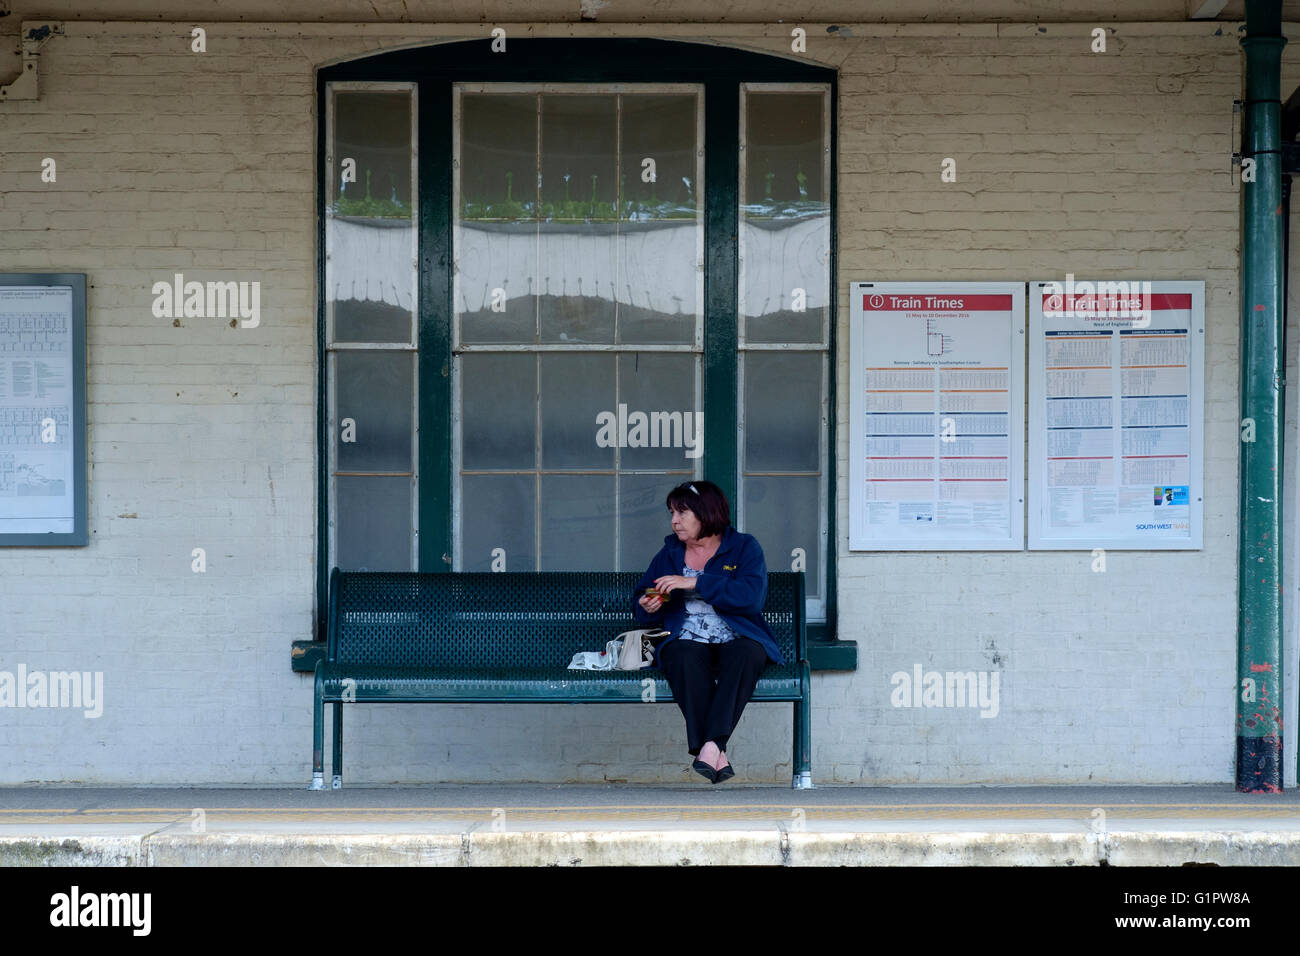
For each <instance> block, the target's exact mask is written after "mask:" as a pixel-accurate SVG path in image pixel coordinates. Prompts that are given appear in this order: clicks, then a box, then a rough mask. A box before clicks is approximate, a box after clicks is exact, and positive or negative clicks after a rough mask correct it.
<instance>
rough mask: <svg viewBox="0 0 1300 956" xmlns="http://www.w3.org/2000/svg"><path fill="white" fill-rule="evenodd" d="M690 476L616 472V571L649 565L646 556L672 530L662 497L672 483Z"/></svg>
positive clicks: (687, 474) (686, 474)
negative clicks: (618, 533)
mask: <svg viewBox="0 0 1300 956" xmlns="http://www.w3.org/2000/svg"><path fill="white" fill-rule="evenodd" d="M692 477H694V476H693V475H692V474H691V473H689V472H685V473H678V474H675V475H672V474H664V475H620V476H619V506H620V507H619V511H620V517H621V519H622V536H621V537H622V540H621V541H620V544H619V562H620V563H619V570H620V571H644V570H645V569H646V568H647V567H649V566H650V559H651V558H653V557H654V556H655V554H656V553H657V552H658V550H659V549H660V548H661V547H663V544H664V535H666V534H668V533H670V532H671V531H672V527H671V525H670V524H669V523H668V506H667V504H666V503H665V501H664V499H665V498H667V497H668V492H669V491H671V490H672V489H673V487H675V486H676V485H680V484H681V483H682V482H683V481H689V480H690V479H691V478H692Z"/></svg>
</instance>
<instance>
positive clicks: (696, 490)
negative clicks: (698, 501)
mask: <svg viewBox="0 0 1300 956" xmlns="http://www.w3.org/2000/svg"><path fill="white" fill-rule="evenodd" d="M690 489H691V491H693V492H695V493H696V494H697V495H698V494H699V493H700V489H698V488H696V487H695V486H694V485H691V486H690Z"/></svg>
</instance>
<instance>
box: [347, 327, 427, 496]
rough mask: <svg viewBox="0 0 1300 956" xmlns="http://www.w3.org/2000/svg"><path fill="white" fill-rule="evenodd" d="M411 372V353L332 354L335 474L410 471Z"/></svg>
mask: <svg viewBox="0 0 1300 956" xmlns="http://www.w3.org/2000/svg"><path fill="white" fill-rule="evenodd" d="M414 369H415V356H414V353H412V352H395V351H391V350H382V351H379V350H375V351H371V350H366V351H354V350H343V351H337V352H335V353H334V370H335V381H334V395H335V401H334V409H335V416H336V419H335V422H336V427H335V435H334V441H335V459H334V460H335V462H336V463H337V468H338V470H339V471H405V472H409V471H411V426H412V411H411V404H412V403H411V395H412V389H413V383H414ZM347 419H351V423H350V424H348V423H346V421H345V420H347ZM345 425H346V427H345ZM345 438H351V439H352V440H351V441H345V440H344V439H345Z"/></svg>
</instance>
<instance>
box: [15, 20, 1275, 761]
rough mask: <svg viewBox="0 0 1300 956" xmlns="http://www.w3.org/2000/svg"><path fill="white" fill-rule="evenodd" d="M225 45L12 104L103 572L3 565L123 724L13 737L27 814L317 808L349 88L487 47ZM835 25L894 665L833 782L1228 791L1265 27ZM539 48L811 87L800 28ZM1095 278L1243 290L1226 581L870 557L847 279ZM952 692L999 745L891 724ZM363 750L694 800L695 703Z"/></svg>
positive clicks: (841, 462)
mask: <svg viewBox="0 0 1300 956" xmlns="http://www.w3.org/2000/svg"><path fill="white" fill-rule="evenodd" d="M191 26H193V24H191V23H189V22H186V23H171V24H160V23H149V24H132V23H91V22H68V23H67V24H66V25H65V29H66V35H65V36H63V37H58V38H55V39H53V40H51V41H50V42H49V43H48V44H47V45H46V46H45V47H44V49H43V50H42V55H41V65H40V70H41V74H40V87H41V92H40V99H39V100H36V101H19V102H8V103H0V221H2V222H3V226H4V228H3V229H0V262H2V263H3V268H4V269H5V270H6V271H38V270H39V271H55V270H67V271H78V272H86V273H87V274H88V279H89V285H90V288H89V290H88V314H89V319H88V355H89V372H88V377H89V382H88V399H89V429H88V437H89V453H90V472H89V475H90V502H89V520H90V529H91V544H90V546H89V547H88V548H83V549H34V548H6V549H0V576H2V580H3V582H4V583H3V585H2V586H0V622H3V629H4V631H3V635H0V669H10V670H12V669H14V667H15V666H16V665H17V663H19V662H22V663H25V664H26V666H27V667H28V668H29V669H32V670H64V669H77V670H102V671H103V672H104V680H105V698H106V700H105V706H104V714H103V716H102V717H101V718H99V719H98V720H86V719H84V718H83V717H82V716H81V714H80V713H79V712H75V711H66V710H0V783H27V782H36V781H57V782H85V783H148V784H180V785H186V784H196V785H197V784H209V783H235V782H240V783H259V784H290V785H300V784H305V783H306V780H307V778H308V774H309V770H310V756H311V752H310V750H311V748H310V736H311V707H310V700H311V678H310V676H308V675H298V674H294V673H292V672H291V671H290V669H289V644H290V642H291V641H293V640H297V639H304V638H308V637H310V636H311V634H312V620H313V602H314V581H315V568H314V559H315V553H316V542H315V481H316V469H317V462H316V455H315V440H314V435H315V426H316V400H315V376H316V361H317V355H316V344H315V343H316V328H315V315H316V300H315V296H316V291H315V246H314V243H315V222H316V209H315V205H314V203H315V171H314V164H315V140H314V136H315V124H316V119H315V111H316V102H315V94H314V82H315V81H314V74H313V70H314V68H315V67H318V66H323V65H328V64H329V63H332V62H337V61H339V60H343V59H349V58H352V57H356V56H360V55H365V54H367V53H369V52H374V51H377V50H380V49H387V48H394V47H398V46H410V45H414V44H418V43H421V42H433V41H434V40H438V39H452V38H461V37H466V36H474V37H477V36H484V35H485V34H486V30H487V28H486V27H482V26H477V25H471V26H462V25H458V26H456V27H454V28H452V27H448V28H446V29H441V30H440V29H437V28H430V27H423V26H401V25H387V26H346V25H340V24H212V25H210V26H208V41H207V42H208V52H207V53H206V54H202V55H200V54H191V53H190V52H188V49H189V41H188V37H189V29H190V27H191ZM806 26H807V29H808V35H809V41H808V57H809V58H811V59H814V60H818V61H821V62H825V63H828V64H831V65H835V66H838V67H839V68H840V70H841V86H840V102H839V110H840V114H839V117H840V118H839V123H840V127H839V129H840V155H839V177H840V178H839V210H838V215H839V220H838V222H839V236H838V253H839V272H838V278H837V289H838V302H839V323H838V328H837V335H838V342H839V353H838V357H839V362H838V371H837V376H838V382H839V385H838V394H837V396H836V416H837V422H838V425H837V428H838V482H839V489H838V490H839V502H838V513H837V527H838V529H839V532H838V533H839V542H838V547H839V552H840V557H839V573H840V578H839V593H840V620H841V627H840V635H841V636H842V637H845V638H849V639H853V640H856V641H858V644H859V667H858V670H857V671H856V672H854V673H821V672H819V673H816V674H815V675H814V691H813V693H814V697H813V700H814V704H813V707H814V721H813V731H812V733H813V774H814V779H815V780H816V781H818V782H821V783H854V784H885V783H934V784H939V783H1100V782H1128V783H1152V784H1154V783H1204V782H1221V783H1224V784H1225V785H1228V784H1229V782H1230V781H1231V780H1232V779H1233V759H1234V756H1233V755H1234V749H1233V748H1234V737H1233V734H1234V728H1233V719H1234V707H1233V698H1232V687H1233V682H1234V678H1235V629H1236V602H1235V591H1236V575H1235V566H1236V530H1235V520H1236V500H1237V485H1236V473H1237V440H1236V438H1237V436H1236V424H1235V422H1236V418H1237V406H1238V399H1237V388H1238V373H1237V358H1238V294H1237V285H1238V255H1239V241H1238V232H1237V230H1238V215H1239V214H1238V209H1239V196H1238V190H1239V187H1238V186H1237V185H1236V184H1235V182H1234V179H1233V178H1232V176H1231V175H1230V173H1229V171H1228V163H1227V153H1228V152H1229V151H1230V149H1231V148H1233V147H1232V146H1230V112H1229V103H1230V101H1231V99H1232V98H1233V97H1234V96H1238V95H1239V94H1240V87H1241V79H1240V77H1241V53H1240V48H1239V46H1238V42H1237V40H1238V35H1237V31H1236V25H1235V24H1233V25H1229V24H1214V23H1193V24H1150V25H1143V24H1112V25H1109V26H1108V29H1109V31H1110V33H1109V35H1108V45H1109V50H1108V52H1107V53H1105V54H1094V53H1092V52H1090V50H1089V44H1090V31H1091V29H1092V26H1093V25H1092V24H1077V25H1059V24H1052V25H1050V26H1048V27H1045V28H1040V27H1037V26H1034V25H1016V24H1010V25H1008V24H1001V25H996V26H994V25H989V26H980V25H965V26H956V25H932V26H889V25H856V26H851V27H850V28H849V29H848V30H844V29H841V31H840V34H841V35H840V36H828V34H827V32H826V30H825V25H812V24H809V25H806ZM525 29H531V31H532V33H533V34H534V35H537V36H547V35H551V36H592V37H598V36H611V35H637V36H664V37H677V38H683V39H697V40H705V41H708V42H714V43H719V44H735V45H737V46H742V47H746V48H749V49H755V50H764V51H770V52H774V53H786V54H788V53H789V29H790V27H789V25H788V24H787V25H784V26H777V25H772V26H761V25H735V26H732V25H715V26H710V27H701V26H692V27H687V26H680V25H663V26H655V25H620V26H606V25H586V24H580V25H556V26H536V27H533V28H525V27H512V28H511V30H517V31H518V32H520V33H522V32H524V30H525ZM845 33H851V35H849V36H845V35H843V34H845ZM516 35H517V34H516ZM16 68H17V60H16V59H13V60H12V62H11V63H8V64H7V65H3V66H0V69H5V70H10V71H11V70H16ZM1292 72H1294V70H1292ZM1286 92H1288V90H1286V89H1284V95H1285V94H1286ZM45 156H53V157H55V158H56V159H57V161H58V182H57V183H55V184H43V183H42V182H41V181H40V175H39V171H40V164H41V160H42V158H43V157H45ZM944 157H953V158H954V159H955V160H956V162H957V182H956V183H949V184H945V183H942V182H941V181H940V178H939V166H940V161H941V160H942V159H943V158H944ZM175 272H182V273H184V274H185V276H186V278H187V279H189V278H195V279H199V280H207V279H234V280H250V281H251V280H258V281H260V282H261V288H262V300H261V306H262V321H261V325H260V327H259V328H257V329H251V330H250V329H235V328H230V327H229V325H228V324H227V323H225V322H223V321H222V320H213V319H182V320H180V323H179V327H174V326H173V325H172V322H171V320H169V319H162V320H160V319H156V318H154V317H153V315H152V314H151V311H150V304H151V302H152V296H151V294H150V287H151V285H152V283H153V282H155V281H157V280H159V279H164V280H168V279H170V277H171V276H172V274H173V273H175ZM1067 273H1074V274H1075V275H1078V276H1087V275H1104V276H1106V277H1112V278H1116V279H1204V280H1205V282H1206V312H1207V315H1206V318H1207V343H1206V404H1205V445H1206V456H1205V483H1206V488H1205V535H1204V538H1205V546H1204V549H1203V550H1202V551H1199V552H1167V553H1162V552H1111V553H1110V554H1109V555H1108V570H1107V572H1106V573H1105V574H1094V573H1091V571H1090V569H1089V568H1090V563H1091V555H1090V554H1088V553H1086V552H1060V553H1052V552H1046V553H1045V552H1024V553H1012V554H1002V553H974V554H971V553H943V554H904V553H890V554H883V553H882V554H863V553H854V554H850V553H849V552H848V550H847V547H848V542H847V527H848V514H847V490H846V489H847V479H848V464H847V453H848V421H847V416H848V366H847V356H848V348H847V344H848V340H847V334H848V315H849V310H848V302H847V288H848V283H849V282H850V281H855V280H877V281H885V280H908V279H913V280H933V279H956V280H1028V279H1035V278H1053V277H1056V278H1061V279H1064V276H1065V275H1066V274H1067ZM1292 343H1293V345H1294V343H1295V336H1293V338H1292ZM1292 418H1293V419H1294V413H1293V415H1292ZM1290 500H1292V499H1291V498H1290V497H1289V498H1288V501H1290ZM194 548H204V549H206V553H207V560H208V568H207V572H206V573H204V574H195V573H193V572H192V571H191V570H190V562H191V556H190V555H191V552H192V550H193V549H194ZM1293 656H1294V655H1293V654H1292V655H1291V656H1290V657H1289V658H1288V660H1291V658H1292V657H1293ZM918 663H919V664H922V665H923V666H924V667H925V668H926V669H937V670H965V669H974V670H990V669H996V670H999V671H1000V672H1001V702H1000V713H999V715H998V717H997V718H995V719H981V718H980V717H979V716H978V713H977V712H975V711H973V710H956V709H953V710H949V709H895V708H893V707H891V706H890V704H889V694H890V689H891V687H890V682H889V675H890V674H891V673H893V672H894V671H898V670H905V671H910V670H911V668H912V666H913V665H914V664H918ZM1291 712H1294V703H1292V706H1291V707H1290V709H1289V710H1288V713H1291ZM346 719H347V726H346V731H345V732H346V735H347V740H348V749H347V758H348V766H347V779H348V781H349V782H350V783H362V782H421V781H434V780H440V781H483V780H494V781H548V782H562V781H583V782H602V781H617V780H628V781H645V782H651V781H668V782H672V781H688V782H693V778H692V777H691V775H690V774H689V771H687V770H686V764H687V760H686V753H685V742H684V728H683V725H682V720H681V717H680V715H679V713H678V712H677V710H676V708H675V707H655V708H642V709H635V710H629V709H627V708H620V707H617V706H612V705H611V706H609V707H604V706H600V705H584V706H581V707H569V706H564V705H518V706H492V707H483V706H471V705H462V706H456V705H424V706H417V707H402V706H397V705H393V706H369V707H364V708H354V709H350V710H349V711H348V714H347V718H346ZM790 723H791V721H790V710H789V708H788V707H787V706H775V705H754V706H753V707H751V708H750V709H749V710H748V711H747V713H746V715H745V717H744V719H743V720H742V722H741V724H740V726H739V728H738V730H737V732H736V734H735V736H734V738H733V743H732V746H731V748H730V750H729V754H730V756H731V757H732V759H733V760H734V762H735V763H736V765H737V767H738V768H739V774H740V777H739V779H741V780H743V781H770V782H777V783H781V784H785V785H788V782H789V778H790V769H791V768H790V751H791V739H790V734H791V728H790ZM1290 743H1291V742H1290V741H1289V740H1288V744H1290ZM1286 766H1287V779H1288V782H1290V781H1291V780H1292V779H1293V776H1294V757H1289V759H1288V760H1287V764H1286Z"/></svg>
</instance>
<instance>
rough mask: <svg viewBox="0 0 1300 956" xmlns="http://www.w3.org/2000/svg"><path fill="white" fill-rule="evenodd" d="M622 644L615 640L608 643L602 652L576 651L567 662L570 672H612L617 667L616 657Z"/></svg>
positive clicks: (620, 651) (620, 650) (621, 649)
mask: <svg viewBox="0 0 1300 956" xmlns="http://www.w3.org/2000/svg"><path fill="white" fill-rule="evenodd" d="M622 651H623V642H622V641H621V640H619V639H617V638H615V639H614V640H612V641H609V642H608V643H607V644H606V645H605V649H604V650H603V651H578V653H576V654H574V655H573V660H571V661H569V670H571V671H612V670H614V669H615V668H616V667H617V666H618V655H619V654H620V653H622Z"/></svg>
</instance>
